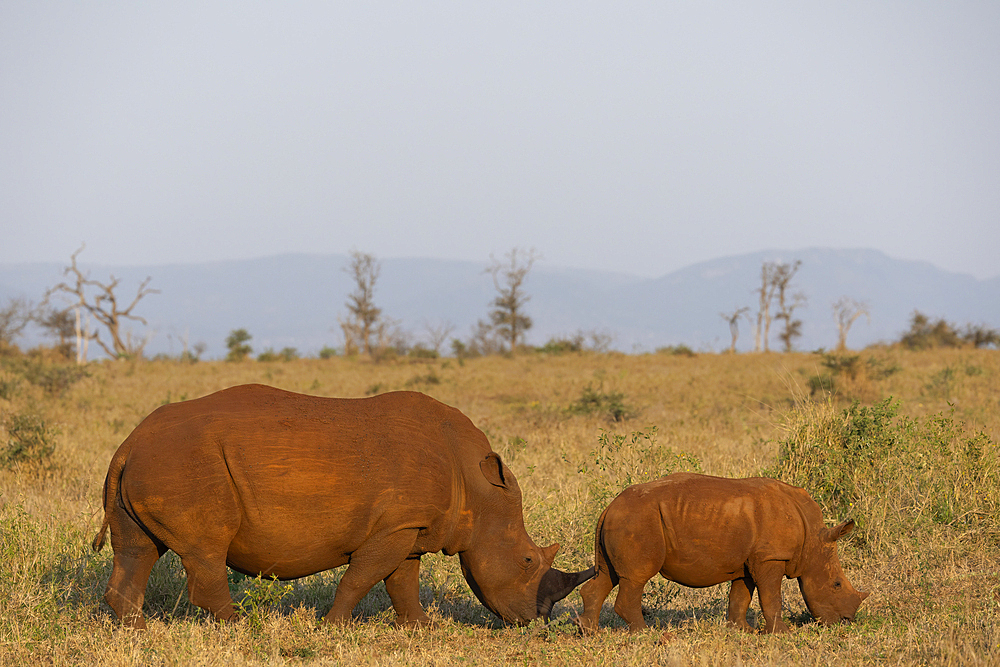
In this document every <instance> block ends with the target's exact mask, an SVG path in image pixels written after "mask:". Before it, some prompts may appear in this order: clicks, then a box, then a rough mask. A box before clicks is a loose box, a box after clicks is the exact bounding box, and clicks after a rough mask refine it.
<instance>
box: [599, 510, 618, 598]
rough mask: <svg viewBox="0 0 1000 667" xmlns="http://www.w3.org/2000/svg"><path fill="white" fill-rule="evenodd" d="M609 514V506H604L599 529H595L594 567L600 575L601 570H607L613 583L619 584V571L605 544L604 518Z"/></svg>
mask: <svg viewBox="0 0 1000 667" xmlns="http://www.w3.org/2000/svg"><path fill="white" fill-rule="evenodd" d="M607 514H608V508H604V511H603V512H601V517H600V518H599V519H598V520H597V530H595V531H594V568H595V569H596V570H597V574H598V575H600V574H601V572H606V573H607V574H608V576H609V577H611V583H612V585H614V586H617V585H618V572H617V571H616V570H615V566H614V565H613V564H612V563H611V558H610V557H609V555H608V548H607V546H606V545H605V544H604V518H605V517H606V516H607Z"/></svg>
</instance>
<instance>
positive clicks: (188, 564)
mask: <svg viewBox="0 0 1000 667" xmlns="http://www.w3.org/2000/svg"><path fill="white" fill-rule="evenodd" d="M181 564H182V565H184V570H185V571H186V572H187V580H188V599H190V600H191V604H193V605H196V606H198V607H201V608H202V609H207V610H208V611H210V612H211V613H212V615H213V616H215V618H217V619H218V620H220V621H230V620H232V619H233V618H235V617H236V608H235V605H234V603H233V598H232V596H231V595H230V594H229V577H228V573H227V571H226V556H225V551H223V552H222V555H221V556H216V557H212V556H205V555H200V554H198V555H192V554H187V555H183V556H181Z"/></svg>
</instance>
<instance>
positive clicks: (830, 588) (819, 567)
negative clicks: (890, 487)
mask: <svg viewBox="0 0 1000 667" xmlns="http://www.w3.org/2000/svg"><path fill="white" fill-rule="evenodd" d="M853 529H854V521H845V522H844V523H842V524H840V525H839V526H835V527H833V528H824V529H823V530H821V531H820V535H819V545H818V547H817V548H816V550H815V552H814V555H813V556H812V557H811V558H810V562H808V563H805V564H804V567H803V571H802V575H801V576H800V577H799V589H800V590H801V591H802V598H803V599H804V600H805V601H806V606H807V607H809V613H810V614H812V615H813V617H814V618H815V619H816V620H818V621H820V622H821V623H823V624H825V625H833V624H834V623H841V622H848V623H849V622H851V621H853V620H854V615H855V614H856V613H857V611H858V607H859V606H861V602H862V601H863V600H864V599H865V598H866V597H868V593H866V592H863V591H859V590H856V589H855V588H854V586H852V585H851V582H849V581H848V580H847V576H846V575H845V574H844V570H843V569H842V568H841V567H840V558H838V556H837V540H839V539H840V538H841V537H843V536H844V535H847V534H848V533H849V532H851V530H853Z"/></svg>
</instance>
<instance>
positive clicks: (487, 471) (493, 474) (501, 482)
mask: <svg viewBox="0 0 1000 667" xmlns="http://www.w3.org/2000/svg"><path fill="white" fill-rule="evenodd" d="M479 469H480V470H482V471H483V477H485V478H486V481H488V482H489V483H490V484H492V485H493V486H499V487H500V488H502V489H506V488H507V469H506V468H505V467H504V465H503V461H501V460H500V456H499V455H498V454H497V453H496V452H490V453H489V454H487V455H486V458H485V459H483V460H482V461H480V462H479Z"/></svg>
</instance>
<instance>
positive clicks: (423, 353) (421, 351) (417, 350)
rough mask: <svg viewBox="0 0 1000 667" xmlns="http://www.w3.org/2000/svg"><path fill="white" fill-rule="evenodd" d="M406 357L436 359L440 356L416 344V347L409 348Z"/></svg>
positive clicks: (432, 350)
mask: <svg viewBox="0 0 1000 667" xmlns="http://www.w3.org/2000/svg"><path fill="white" fill-rule="evenodd" d="M407 355H408V356H409V357H410V358H411V359H437V358H438V357H440V356H441V355H440V354H438V351H437V350H434V349H431V348H429V347H425V346H424V345H421V344H420V343H417V344H416V345H414V346H413V347H411V348H410V351H409V352H408V353H407Z"/></svg>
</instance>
